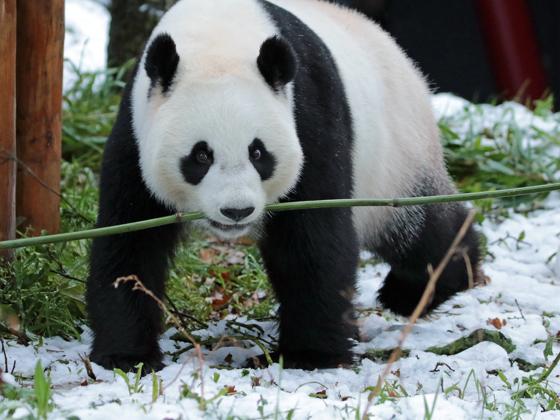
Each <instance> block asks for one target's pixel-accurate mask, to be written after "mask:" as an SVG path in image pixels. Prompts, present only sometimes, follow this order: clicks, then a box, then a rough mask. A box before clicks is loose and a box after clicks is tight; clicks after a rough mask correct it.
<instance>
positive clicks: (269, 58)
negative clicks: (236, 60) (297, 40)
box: [257, 36, 297, 91]
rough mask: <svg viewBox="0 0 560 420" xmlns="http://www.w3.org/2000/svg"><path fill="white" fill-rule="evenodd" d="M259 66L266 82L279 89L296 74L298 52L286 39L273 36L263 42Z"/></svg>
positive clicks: (258, 61) (258, 59)
mask: <svg viewBox="0 0 560 420" xmlns="http://www.w3.org/2000/svg"><path fill="white" fill-rule="evenodd" d="M257 66H258V67H259V71H260V72H261V74H262V75H263V77H264V80H266V83H268V84H269V85H270V86H271V87H272V88H273V89H274V90H275V91H278V90H280V89H281V88H283V87H284V86H285V85H286V84H287V83H289V82H291V81H292V80H294V77H295V76H296V72H297V58H296V54H295V52H294V50H293V49H292V46H291V45H290V44H288V43H287V42H286V41H285V40H284V39H282V38H280V37H279V36H273V37H271V38H268V39H267V40H266V41H264V43H263V44H262V46H261V50H260V53H259V57H258V58H257Z"/></svg>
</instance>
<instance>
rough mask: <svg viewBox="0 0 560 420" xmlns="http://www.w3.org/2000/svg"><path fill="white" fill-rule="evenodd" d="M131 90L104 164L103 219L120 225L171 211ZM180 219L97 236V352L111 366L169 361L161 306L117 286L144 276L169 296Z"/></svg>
mask: <svg viewBox="0 0 560 420" xmlns="http://www.w3.org/2000/svg"><path fill="white" fill-rule="evenodd" d="M131 133H132V128H131V123H130V110H129V99H128V94H126V95H125V98H124V99H123V104H122V106H121V111H120V113H119V116H118V119H117V123H116V124H115V127H114V129H113V133H112V134H111V136H110V138H109V140H108V142H107V145H106V147H105V155H104V161H103V166H102V172H101V188H100V202H99V203H100V206H99V207H100V208H99V216H98V221H97V226H99V227H102V226H112V225H117V224H122V223H129V222H134V221H139V220H144V219H149V218H154V217H160V216H164V215H168V214H170V211H169V210H168V209H166V208H165V207H164V206H162V205H161V204H159V203H158V202H157V201H156V200H155V199H154V198H153V197H152V196H151V194H149V192H148V190H147V188H146V186H145V185H144V182H143V180H142V177H141V174H140V168H139V163H138V152H137V149H136V144H135V140H134V138H133V137H132V134H131ZM180 231H181V227H180V226H179V225H171V226H165V227H160V228H155V229H149V230H144V231H140V232H133V233H127V234H119V235H114V236H108V237H103V238H97V239H95V240H94V241H93V245H92V249H91V257H90V273H89V278H88V281H87V292H86V303H87V310H88V315H89V320H90V325H91V329H92V332H93V344H92V348H91V355H90V357H91V360H92V361H93V362H95V363H97V364H99V365H101V366H103V367H105V368H108V369H113V368H121V369H123V370H131V369H133V368H134V367H135V366H136V365H137V364H138V363H140V362H142V363H143V365H144V372H145V373H147V372H149V371H150V370H152V369H154V370H157V369H159V368H161V367H162V363H161V359H162V355H161V351H160V349H159V345H158V336H159V333H160V331H161V324H162V319H161V311H160V309H159V307H158V305H157V304H156V303H155V302H154V300H153V299H151V298H150V297H148V296H147V295H146V294H145V293H143V292H141V291H133V290H132V284H131V283H128V284H121V285H120V286H119V287H118V288H115V287H114V282H115V280H116V279H117V278H119V277H126V276H132V275H134V276H136V277H137V278H138V279H139V280H141V281H142V282H143V284H144V285H145V286H146V287H147V288H148V289H149V290H151V291H152V292H153V293H154V294H155V295H156V296H158V297H159V298H162V295H163V292H164V281H165V278H166V276H167V271H168V265H169V258H170V256H171V255H172V254H173V250H174V248H175V245H176V244H177V241H178V239H179V236H180Z"/></svg>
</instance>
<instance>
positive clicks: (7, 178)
mask: <svg viewBox="0 0 560 420" xmlns="http://www.w3.org/2000/svg"><path fill="white" fill-rule="evenodd" d="M16 28H17V18H16V0H0V241H4V240H7V239H13V238H14V237H15V234H16V162H15V159H14V158H15V156H16ZM7 256H8V253H7V252H4V253H1V252H0V258H1V257H7Z"/></svg>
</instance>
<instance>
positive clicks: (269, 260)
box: [260, 209, 359, 369]
mask: <svg viewBox="0 0 560 420" xmlns="http://www.w3.org/2000/svg"><path fill="white" fill-rule="evenodd" d="M260 245H261V253H262V256H263V259H264V263H265V267H266V269H267V272H268V276H269V279H270V281H271V282H272V285H273V287H274V289H275V291H276V296H277V298H278V300H279V302H280V313H279V315H280V338H279V352H278V353H279V354H280V355H282V356H283V359H284V366H285V367H291V368H304V369H313V368H326V367H336V366H339V365H349V364H351V363H352V350H351V349H352V343H351V339H355V338H357V327H356V324H355V321H354V314H353V306H352V295H353V292H354V286H355V275H356V267H357V264H358V253H359V248H358V241H357V238H356V234H355V231H354V228H353V225H352V220H351V213H350V211H348V210H347V209H342V210H341V209H338V210H316V211H313V212H309V211H308V212H290V214H288V213H286V214H282V213H278V214H276V215H274V217H273V218H272V220H270V221H269V222H268V224H267V227H266V233H265V237H264V238H263V240H262V241H261V244H260Z"/></svg>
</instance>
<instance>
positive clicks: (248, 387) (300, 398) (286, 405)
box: [4, 194, 560, 419]
mask: <svg viewBox="0 0 560 420" xmlns="http://www.w3.org/2000/svg"><path fill="white" fill-rule="evenodd" d="M559 206H560V195H558V194H554V195H553V196H551V197H550V198H549V199H548V201H547V202H546V207H547V208H546V209H544V210H540V211H537V212H534V213H532V214H530V215H529V217H524V216H521V215H512V217H511V218H509V219H507V220H506V221H504V222H503V223H500V224H498V225H496V224H492V223H490V222H485V223H484V226H483V230H484V233H485V234H486V235H487V237H488V242H489V250H490V253H491V254H492V255H493V257H492V258H488V259H487V261H486V263H485V264H484V269H485V272H486V274H487V275H488V276H489V277H490V278H491V283H490V284H489V285H487V286H485V287H480V288H476V289H473V290H470V291H468V292H465V293H463V294H461V295H460V296H457V297H456V298H454V299H453V300H451V301H450V302H449V303H447V304H445V305H444V306H442V307H441V308H440V309H439V310H438V311H437V312H436V313H435V314H433V315H432V316H431V317H430V318H429V319H426V320H421V321H420V322H419V323H418V324H417V325H416V326H415V327H414V329H413V331H412V333H411V335H410V336H409V337H408V339H407V340H406V342H405V346H404V347H405V348H406V349H409V350H410V353H409V354H408V355H407V357H403V358H402V359H401V360H400V361H398V362H397V363H396V364H395V365H394V366H393V368H392V369H391V374H390V375H389V376H388V378H387V380H388V382H389V383H391V384H393V385H394V389H392V388H391V389H389V390H388V391H387V395H386V398H385V400H379V401H375V403H374V404H373V405H372V406H371V407H370V411H369V413H370V414H371V415H372V416H375V417H379V418H410V419H416V418H424V417H425V416H426V405H425V402H427V407H428V411H431V410H432V407H434V410H435V411H433V416H432V418H441V419H446V418H454V419H469V418H472V417H484V418H488V417H490V418H500V417H501V416H502V415H503V414H504V413H506V412H510V413H511V412H515V411H514V410H515V403H514V402H513V401H512V394H513V393H514V392H515V391H516V390H518V389H520V388H522V387H523V385H522V378H523V377H527V376H530V375H533V376H534V375H536V374H538V373H541V372H542V370H543V369H542V368H536V369H535V370H533V371H531V372H524V371H522V370H521V369H520V364H519V363H521V362H519V359H520V360H523V361H524V362H525V363H530V364H534V365H541V366H545V365H546V364H547V363H550V361H551V357H550V356H549V357H548V361H547V360H546V359H545V356H544V350H545V343H546V341H547V339H548V337H550V336H556V335H557V334H558V333H559V332H560V280H559V279H558V277H556V276H555V275H554V274H553V271H552V265H553V264H552V263H551V261H550V259H551V258H550V257H551V256H552V255H553V254H554V253H555V252H556V250H557V249H558V246H559V243H560V239H559V237H558V234H559V233H560V210H559V208H560V207H559ZM521 232H525V237H524V239H523V240H521V241H519V240H518V238H520V234H521ZM387 271H388V267H387V266H386V265H384V264H379V265H366V266H365V267H364V268H362V269H360V271H359V294H358V296H357V298H356V303H357V305H358V306H359V307H360V308H361V309H368V308H369V309H373V308H375V296H376V290H377V289H378V287H379V286H380V283H381V281H382V279H383V276H384V275H385V274H386V273H387ZM496 319H497V320H499V321H496ZM491 320H494V321H493V322H491ZM241 321H243V322H246V323H248V324H251V323H254V322H252V321H250V320H241ZM404 323H405V320H404V319H401V318H398V317H395V316H393V315H391V314H390V313H387V312H381V311H364V312H362V316H361V317H360V325H361V332H362V340H361V342H360V343H359V344H357V347H356V350H357V352H358V353H364V352H367V351H368V350H369V351H371V350H375V351H378V350H382V349H391V348H393V347H394V346H395V345H396V343H397V340H398V338H399V336H400V334H401V329H402V327H403V325H404ZM260 325H261V326H262V327H263V328H264V329H265V331H266V332H267V334H268V333H270V334H274V328H273V325H272V324H271V323H261V324H260ZM497 327H499V329H500V331H501V332H502V333H503V334H504V335H505V337H507V338H509V339H511V341H512V342H513V344H514V345H515V350H514V351H512V352H510V353H509V354H508V352H507V351H506V350H505V349H504V348H503V347H501V346H500V345H498V344H494V343H492V342H489V341H483V342H481V343H479V344H476V345H474V346H473V347H470V348H469V349H467V350H465V351H462V352H460V353H458V354H456V355H454V356H438V355H436V354H433V353H430V352H426V351H425V350H426V349H428V348H429V347H431V346H443V345H446V344H449V343H451V342H452V341H453V340H455V339H458V338H460V337H463V336H467V335H468V334H470V333H471V332H473V331H474V330H476V329H479V328H483V329H487V330H496V328H497ZM172 332H173V331H169V332H168V333H167V334H166V335H165V337H164V338H163V339H162V342H161V344H162V347H163V348H164V350H165V351H166V352H169V353H170V352H173V351H176V350H177V349H178V348H181V347H182V346H184V343H177V342H174V341H172V340H171V339H170V338H169V337H170V336H171V334H172ZM197 334H198V335H199V336H200V337H204V336H205V335H206V336H208V335H211V336H214V337H219V336H223V335H228V329H227V327H226V321H221V322H219V323H217V324H214V325H212V326H211V327H210V328H209V330H206V331H199V332H198V333H197ZM89 341H90V340H89V334H88V332H86V333H84V335H83V338H82V340H80V341H71V342H67V341H64V340H62V339H59V338H52V339H46V340H44V342H43V343H42V344H37V343H36V344H34V345H31V346H28V347H24V346H21V345H17V344H15V343H14V342H8V343H6V354H7V360H8V366H12V364H13V363H14V362H16V365H15V366H16V368H15V371H14V374H13V375H12V376H10V375H4V379H5V380H6V379H7V380H10V381H15V380H16V378H18V379H17V381H18V382H22V383H24V384H30V383H31V382H32V379H31V378H32V375H33V369H34V366H35V363H36V360H37V359H41V361H42V364H43V366H44V367H48V368H49V370H50V378H51V381H52V383H53V386H54V402H55V404H56V406H57V409H56V410H55V412H54V417H57V416H60V417H67V416H69V415H76V416H79V417H80V418H82V419H85V418H98V419H113V418H114V419H123V418H126V419H134V418H153V419H179V418H192V419H195V418H200V417H201V416H203V415H205V416H206V417H207V418H226V417H228V416H239V417H243V418H245V417H247V418H260V417H261V416H264V417H266V416H271V417H274V416H275V413H278V414H279V415H280V418H284V417H287V416H288V414H289V413H290V412H293V418H314V419H326V418H355V416H356V410H358V409H359V410H360V413H363V410H364V407H365V404H366V400H367V395H368V387H371V386H374V385H375V384H376V381H377V378H378V376H379V375H380V374H381V372H382V371H383V369H384V363H383V362H382V361H378V362H376V361H372V360H368V359H364V360H362V361H361V362H358V363H357V365H356V367H355V368H354V369H327V370H317V371H313V372H306V371H301V370H291V369H286V370H284V371H281V370H280V369H279V366H278V365H274V366H272V367H270V368H268V369H263V370H247V369H241V368H239V366H240V365H239V364H240V363H241V362H242V361H243V360H244V359H245V358H247V357H249V356H251V355H255V354H258V353H259V350H258V348H257V347H254V346H252V345H250V344H247V345H246V346H242V347H222V348H219V349H215V350H213V351H210V350H206V351H204V364H203V369H202V372H203V374H202V379H201V377H200V376H199V374H200V365H199V363H198V359H197V357H196V355H195V354H194V351H192V350H191V351H190V352H187V353H184V354H182V355H181V356H180V358H179V360H178V361H177V362H175V363H173V362H171V360H170V358H169V357H167V365H168V366H167V367H166V368H165V369H164V370H162V371H161V372H159V373H158V377H159V378H160V379H161V381H162V389H163V392H162V395H161V396H159V397H157V400H156V401H155V402H154V401H153V396H152V386H153V378H152V377H150V376H148V377H145V378H143V379H142V380H141V382H140V384H141V385H142V386H143V390H142V391H141V392H139V393H132V394H131V393H130V392H129V389H128V387H127V385H126V384H125V382H124V381H123V379H122V378H121V377H119V376H117V375H115V374H114V373H113V372H111V371H107V370H104V369H102V368H100V367H98V366H96V365H94V366H93V370H94V373H95V375H96V376H97V381H95V382H93V381H91V380H89V381H88V379H87V374H86V371H85V368H84V364H83V362H82V361H81V360H80V355H83V354H86V353H87V351H88V344H89ZM552 351H553V354H554V355H556V354H557V353H558V352H559V351H560V346H559V345H558V344H554V345H553V349H552ZM228 355H231V356H228ZM226 360H230V362H231V367H229V368H223V366H224V365H226V364H227V362H226ZM218 365H220V366H221V368H214V367H213V366H218ZM498 372H500V374H498ZM500 376H503V378H505V380H504V379H503V378H501V377H500ZM130 377H131V378H132V375H130ZM559 377H560V367H558V368H556V369H555V370H554V371H553V373H552V374H551V375H550V377H549V381H548V382H549V384H548V387H549V389H550V390H552V392H555V393H557V394H558V393H560V379H559ZM131 381H132V382H133V379H131ZM202 383H203V384H204V385H202ZM507 384H510V387H508V385H507ZM202 388H203V391H202ZM224 388H226V389H228V390H229V394H231V395H223V394H220V393H221V392H222V393H224V391H223V389H224ZM186 389H189V390H190V391H191V392H193V393H197V394H199V395H204V398H205V399H206V400H207V401H208V403H207V408H206V412H205V413H203V412H202V411H200V410H199V403H198V401H197V400H196V399H195V398H193V397H192V396H191V397H187V396H185V395H186V394H188V392H186V391H185V390H186ZM444 391H446V392H444ZM202 393H203V394H202ZM181 395H183V396H181ZM191 395H192V394H191ZM217 395H220V396H219V397H218V398H216V399H215V400H212V398H213V397H215V396H217ZM318 396H319V397H321V398H317V397H318ZM434 400H435V403H434ZM523 401H524V403H525V405H526V407H527V408H528V414H527V418H533V416H535V415H536V416H537V417H538V418H560V412H558V411H556V412H547V413H544V414H543V413H541V407H540V406H539V400H538V399H537V398H534V399H525V400H523ZM485 404H486V405H485ZM493 405H494V406H495V407H496V411H489V407H492V406H493ZM508 410H509V411H508ZM26 413H27V411H26V409H25V408H21V409H20V410H19V411H18V412H17V413H16V417H17V415H21V416H23V415H25V414H26Z"/></svg>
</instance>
